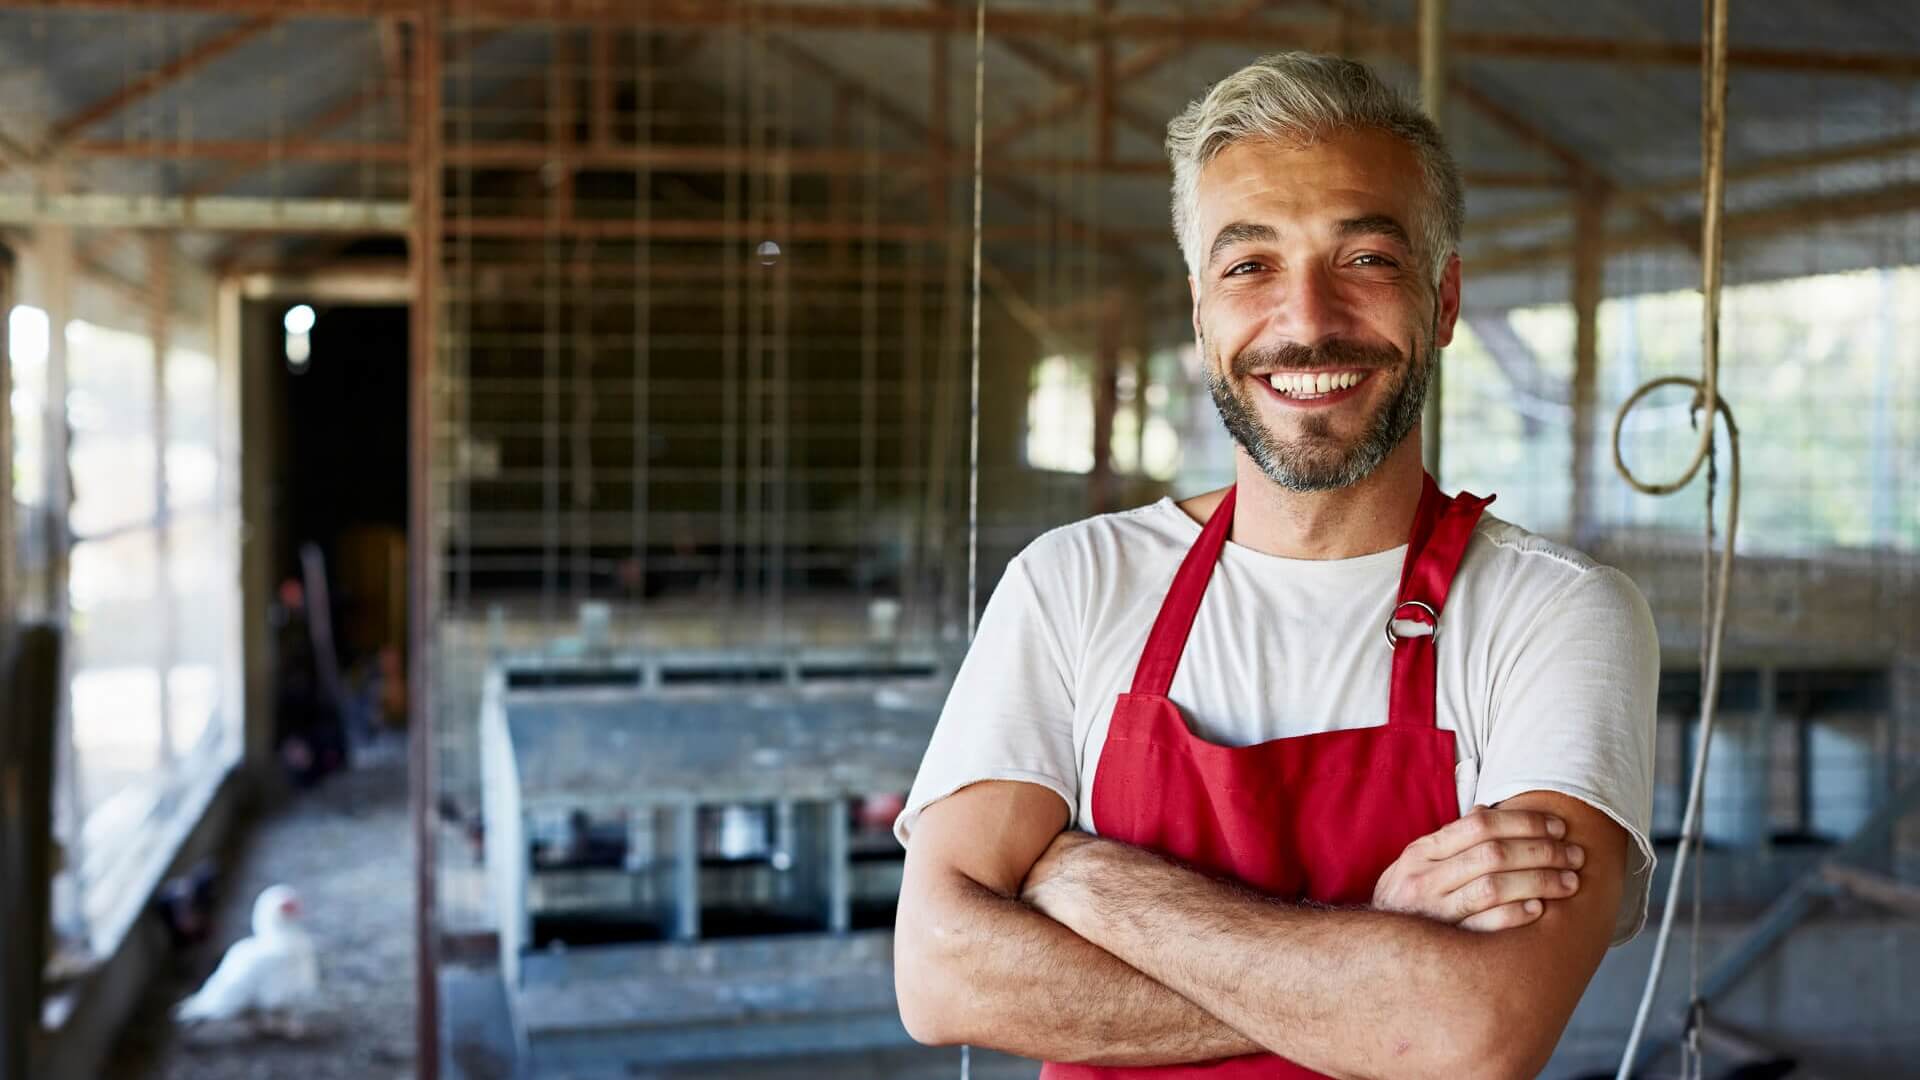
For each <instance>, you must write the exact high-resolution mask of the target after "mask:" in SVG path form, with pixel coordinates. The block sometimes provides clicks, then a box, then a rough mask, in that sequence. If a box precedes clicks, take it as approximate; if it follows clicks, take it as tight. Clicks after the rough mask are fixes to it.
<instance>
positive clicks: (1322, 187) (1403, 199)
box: [1195, 131, 1423, 235]
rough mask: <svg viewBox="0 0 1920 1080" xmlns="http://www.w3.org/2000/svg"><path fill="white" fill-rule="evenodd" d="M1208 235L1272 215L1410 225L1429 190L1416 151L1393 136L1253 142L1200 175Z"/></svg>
mask: <svg viewBox="0 0 1920 1080" xmlns="http://www.w3.org/2000/svg"><path fill="white" fill-rule="evenodd" d="M1198 180H1199V182H1198V185H1197V188H1196V192H1195V193H1196V195H1197V196H1198V199H1197V202H1198V206H1197V209H1198V211H1199V214H1198V217H1199V222H1200V225H1201V228H1202V233H1203V235H1204V234H1207V233H1209V232H1210V231H1211V230H1213V229H1217V228H1219V227H1220V225H1221V224H1223V223H1225V222H1228V221H1234V220H1241V219H1248V218H1250V217H1251V218H1253V219H1258V218H1260V217H1265V216H1268V215H1290V214H1296V213H1311V214H1313V215H1314V216H1316V217H1318V216H1321V215H1323V214H1324V215H1327V216H1329V217H1331V218H1334V219H1343V218H1351V217H1359V216H1365V215H1370V214H1386V215H1388V216H1392V217H1396V218H1399V219H1401V220H1405V218H1406V215H1407V214H1408V213H1409V212H1410V211H1411V208H1412V207H1413V205H1414V204H1415V203H1416V201H1417V200H1418V199H1419V197H1420V194H1421V192H1422V190H1423V189H1422V176H1421V173H1420V166H1419V161H1418V159H1417V158H1416V157H1415V155H1414V153H1413V149H1412V148H1411V147H1409V146H1408V145H1407V144H1406V143H1405V142H1403V141H1402V140H1400V139H1397V138H1395V137H1393V136H1392V135H1388V134H1387V133H1385V132H1374V131H1357V132H1346V133H1342V134H1340V135H1336V136H1333V137H1331V138H1328V139H1324V140H1321V141H1319V142H1316V143H1312V144H1310V145H1306V146H1300V145H1294V144H1288V143H1281V142H1275V141H1273V140H1268V139H1246V140H1242V141H1240V142H1237V143H1235V144H1233V145H1232V146H1229V147H1227V148H1226V149H1225V150H1223V151H1221V152H1220V153H1219V154H1217V155H1215V156H1214V158H1213V160H1211V161H1209V162H1208V163H1207V165H1206V166H1205V167H1204V168H1203V169H1202V170H1201V171H1200V176H1199V178H1198Z"/></svg>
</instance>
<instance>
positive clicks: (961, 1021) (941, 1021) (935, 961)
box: [893, 906, 972, 1046]
mask: <svg viewBox="0 0 1920 1080" xmlns="http://www.w3.org/2000/svg"><path fill="white" fill-rule="evenodd" d="M948 936H949V935H943V934H941V933H939V932H938V931H937V930H935V929H934V928H932V927H928V926H924V925H922V924H921V919H919V918H915V917H913V914H912V913H909V912H908V911H907V909H906V908H905V907H904V906H903V907H902V909H901V913H900V918H899V920H898V924H897V925H896V927H895V928H894V938H893V996H894V999H895V1001H896V1003H897V1004H898V1006H899V1009H900V1023H901V1024H902V1025H904V1026H905V1027H906V1029H907V1034H908V1035H909V1036H910V1037H912V1039H913V1041H914V1042H917V1043H920V1044H921V1045H923V1046H956V1045H958V1044H960V1043H963V1042H968V1041H971V1038H972V1033H971V1032H970V1031H968V1030H967V1027H968V1025H967V1017H966V1014H965V1004H966V1001H967V994H966V980H965V979H964V978H961V977H959V976H958V974H957V973H956V972H955V971H954V970H953V965H954V963H956V962H957V958H956V957H953V956H951V955H948V954H947V951H946V950H942V949H941V948H940V947H939V945H938V944H937V942H939V941H940V940H942V939H943V938H945V937H948Z"/></svg>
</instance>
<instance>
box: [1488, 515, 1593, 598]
mask: <svg viewBox="0 0 1920 1080" xmlns="http://www.w3.org/2000/svg"><path fill="white" fill-rule="evenodd" d="M1475 548H1478V549H1479V551H1478V552H1475V551H1474V549H1475ZM1468 556H1469V559H1470V560H1471V562H1472V563H1480V564H1483V566H1485V568H1487V569H1490V570H1493V571H1495V573H1497V574H1498V575H1500V576H1506V575H1512V574H1523V575H1526V576H1528V577H1531V578H1536V579H1539V580H1541V581H1551V582H1557V583H1559V584H1562V585H1565V584H1567V583H1570V582H1572V581H1573V580H1575V579H1577V578H1580V577H1583V576H1585V575H1587V574H1590V573H1592V572H1594V571H1596V570H1605V569H1607V568H1606V567H1605V566H1604V565H1602V564H1601V563H1599V562H1596V561H1595V560H1594V558H1593V557H1592V556H1591V555H1588V554H1587V553H1586V552H1584V551H1580V550H1579V549H1577V548H1574V547H1572V546H1570V545H1568V544H1563V543H1561V542H1560V541H1558V540H1555V539H1553V538H1551V537H1547V536H1542V535H1540V534H1539V533H1536V532H1532V531H1530V530H1528V529H1525V528H1522V527H1521V526H1519V525H1515V524H1514V523H1513V522H1511V521H1507V520H1505V519H1503V518H1498V517H1495V516H1493V515H1492V514H1482V515H1481V517H1480V524H1479V525H1478V526H1476V527H1475V529H1474V533H1473V544H1472V546H1470V547H1469V548H1468Z"/></svg>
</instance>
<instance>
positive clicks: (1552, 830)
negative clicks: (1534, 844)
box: [1415, 808, 1567, 862]
mask: <svg viewBox="0 0 1920 1080" xmlns="http://www.w3.org/2000/svg"><path fill="white" fill-rule="evenodd" d="M1565 835H1567V823H1566V822H1564V821H1561V820H1560V819H1559V818H1557V817H1554V816H1553V815H1551V814H1543V813H1540V812H1539V811H1537V810H1484V809H1477V808H1476V809H1475V810H1473V811H1472V812H1471V813H1469V814H1467V815H1466V816H1465V817H1462V818H1456V819H1454V820H1453V821H1450V822H1448V823H1447V824H1445V825H1443V826H1441V827H1440V828H1439V829H1437V830H1435V831H1434V832H1431V833H1428V834H1427V835H1426V836H1424V837H1421V838H1420V839H1419V840H1417V841H1415V843H1417V844H1419V845H1420V852H1419V853H1420V854H1421V855H1422V856H1424V857H1426V858H1428V859H1432V860H1434V861H1436V862H1437V861H1439V860H1441V859H1450V858H1452V857H1453V856H1455V855H1458V854H1459V853H1461V852H1462V851H1465V850H1467V849H1468V848H1470V847H1472V846H1474V845H1475V844H1482V843H1485V842H1486V841H1488V840H1519V839H1525V838H1528V837H1539V838H1542V839H1551V840H1558V839H1559V838H1561V837H1563V836H1565Z"/></svg>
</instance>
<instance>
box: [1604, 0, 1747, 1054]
mask: <svg viewBox="0 0 1920 1080" xmlns="http://www.w3.org/2000/svg"><path fill="white" fill-rule="evenodd" d="M1702 18H1703V21H1704V27H1703V29H1704V33H1703V35H1702V36H1703V40H1702V49H1703V64H1702V68H1703V70H1702V81H1703V90H1704V91H1705V92H1704V93H1703V95H1702V101H1701V127H1702V131H1701V144H1702V145H1701V155H1702V160H1701V165H1702V170H1701V171H1702V173H1703V174H1704V178H1705V183H1704V186H1705V193H1704V203H1703V207H1702V213H1701V245H1700V271H1701V274H1700V276H1701V292H1702V294H1703V295H1704V299H1705V318H1704V323H1703V330H1702V335H1701V344H1702V349H1701V369H1702V370H1701V377H1700V378H1698V379H1692V378H1687V377H1685V376H1679V375H1670V376H1667V377H1665V378H1660V379H1654V380H1653V381H1651V382H1648V383H1646V384H1645V385H1643V386H1641V387H1640V388H1639V389H1637V390H1635V391H1634V392H1633V394H1632V396H1630V397H1628V398H1627V400H1626V402H1625V403H1623V404H1622V405H1621V406H1620V411H1619V412H1618V413H1616V414H1615V415H1614V418H1613V466H1614V468H1615V469H1617V470H1619V473H1620V475H1621V476H1622V477H1623V478H1625V480H1626V481H1627V483H1628V484H1629V485H1631V486H1632V487H1633V489H1634V490H1636V491H1639V492H1642V493H1644V494H1647V495H1670V494H1672V493H1674V492H1676V491H1678V490H1680V489H1681V488H1683V487H1685V486H1686V485H1687V484H1688V483H1690V482H1691V481H1692V480H1693V478H1694V476H1695V475H1696V474H1697V473H1698V472H1699V471H1700V467H1701V466H1702V465H1703V464H1704V465H1706V466H1707V544H1706V549H1705V551H1704V553H1703V559H1704V560H1705V562H1706V565H1705V566H1704V568H1703V569H1705V571H1706V577H1705V581H1704V584H1703V589H1702V596H1701V600H1702V612H1701V621H1702V624H1703V627H1702V629H1703V633H1704V634H1705V637H1704V639H1703V641H1702V643H1701V650H1702V654H1703V658H1702V673H1701V688H1700V735H1699V743H1700V747H1699V751H1698V753H1696V754H1695V755H1694V762H1693V775H1692V777H1691V779H1690V780H1689V782H1688V789H1687V807H1686V812H1685V815H1684V816H1683V818H1682V821H1681V825H1680V843H1679V846H1678V848H1677V850H1676V851H1675V853H1674V862H1673V874H1672V876H1671V877H1670V878H1669V879H1668V881H1667V900H1666V907H1665V908H1664V909H1663V910H1662V911H1661V913H1660V932H1659V935H1658V937H1656V938H1655V940H1654V947H1653V963H1652V966H1651V969H1650V970H1649V971H1648V972H1647V982H1646V986H1645V988H1644V989H1642V991H1641V994H1640V1006H1639V1008H1638V1010H1637V1011H1636V1012H1635V1013H1634V1018H1633V1030H1632V1033H1631V1034H1630V1035H1629V1036H1628V1038H1627V1047H1626V1052H1625V1053H1624V1054H1622V1055H1621V1058H1620V1068H1619V1071H1618V1072H1617V1073H1615V1078H1616V1080H1627V1077H1629V1076H1630V1075H1631V1074H1632V1071H1633V1066H1634V1059H1635V1057H1636V1056H1637V1055H1638V1053H1639V1051H1640V1042H1641V1039H1642V1038H1643V1037H1644V1036H1645V1034H1646V1027H1647V1016H1648V1014H1649V1013H1650V1012H1651V1011H1652V1009H1653V996H1654V993H1655V991H1657V990H1658V989H1659V986H1660V974H1661V969H1662V968H1663V966H1664V965H1665V963H1666V957H1667V945H1668V943H1669V941H1670V940H1671V938H1672V936H1673V918H1674V913H1675V912H1676V911H1677V910H1678V909H1679V899H1680V886H1681V883H1682V882H1683V881H1684V880H1685V878H1686V873H1687V864H1688V861H1689V858H1690V856H1691V854H1692V852H1693V850H1694V849H1695V848H1696V847H1698V846H1699V843H1700V802H1701V793H1702V791H1703V790H1704V789H1705V788H1706V778H1707V754H1708V751H1709V749H1710V748H1711V747H1712V745H1713V720H1714V705H1715V703H1716V701H1717V699H1718V698H1719V696H1720V647H1721V642H1722V639H1723V637H1724V635H1725V630H1726V616H1727V593H1728V587H1729V585H1730V584H1731V582H1732V579H1733V547H1734V536H1735V533H1736V532H1737V530H1738V527H1739V522H1740V432H1739V429H1738V428H1737V427H1736V426H1735V424H1734V422H1733V410H1732V409H1730V408H1729V407H1728V406H1727V403H1726V401H1725V400H1723V399H1722V398H1721V397H1720V394H1719V369H1720V283H1721V265H1722V254H1723V248H1724V235H1723V232H1722V218H1723V213H1724V209H1725V207H1724V204H1725V202H1726V143H1727V128H1726V108H1727V0H1703V7H1702ZM1668 386H1690V387H1692V388H1693V389H1694V399H1693V405H1692V411H1693V412H1694V414H1695V417H1696V420H1695V426H1696V427H1697V428H1698V429H1699V431H1700V442H1699V444H1698V445H1697V446H1696V447H1695V448H1694V453H1693V459H1692V461H1690V462H1689V463H1688V465H1687V467H1686V469H1685V470H1684V471H1683V472H1682V473H1681V474H1680V476H1679V477H1678V478H1677V479H1675V480H1673V481H1672V482H1670V483H1664V484H1650V483H1646V482H1644V481H1642V480H1640V479H1639V478H1638V477H1636V476H1634V475H1633V470H1631V469H1629V468H1628V467H1627V463H1626V460H1625V458H1623V457H1622V456H1621V453H1620V431H1621V428H1622V426H1623V425H1624V423H1625V421H1626V418H1627V414H1628V413H1630V412H1632V411H1633V407H1634V406H1635V405H1637V404H1639V403H1640V401H1641V400H1643V399H1644V398H1646V397H1647V395H1649V394H1651V393H1653V392H1654V391H1656V390H1659V389H1661V388H1663V387H1668ZM1702 413H1704V414H1705V415H1704V421H1705V422H1704V423H1702V422H1700V414H1702ZM1716 415H1718V416H1720V417H1725V419H1726V425H1727V449H1728V456H1729V459H1730V467H1729V469H1728V483H1727V528H1726V537H1725V539H1724V540H1723V541H1722V547H1721V549H1720V558H1719V565H1718V567H1717V568H1716V567H1714V566H1713V563H1712V546H1713V499H1714V495H1715V490H1714V489H1715V487H1716V484H1715V480H1716V479H1717V477H1716V476H1715V463H1714V461H1713V437H1714V426H1715V418H1716ZM1694 875H1695V889H1696V892H1695V903H1694V905H1693V941H1694V942H1695V944H1696V948H1697V943H1698V942H1699V940H1700V906H1699V903H1698V884H1699V883H1698V877H1699V869H1698V867H1697V866H1696V867H1695V868H1694ZM1696 956H1697V953H1696ZM1689 967H1690V969H1691V971H1690V978H1689V983H1690V985H1689V990H1688V996H1687V1020H1686V1028H1685V1041H1684V1043H1683V1053H1684V1055H1685V1057H1684V1062H1683V1066H1682V1068H1683V1071H1684V1070H1687V1069H1691V1070H1693V1072H1694V1073H1697V1072H1698V1070H1699V1067H1700V1061H1699V1054H1698V1051H1699V1026H1700V1021H1701V1018H1702V1016H1703V1014H1704V1008H1705V1003H1704V1002H1702V1001H1701V1000H1700V972H1699V964H1698V962H1697V960H1696V961H1695V962H1694V963H1693V964H1690V965H1689Z"/></svg>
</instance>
